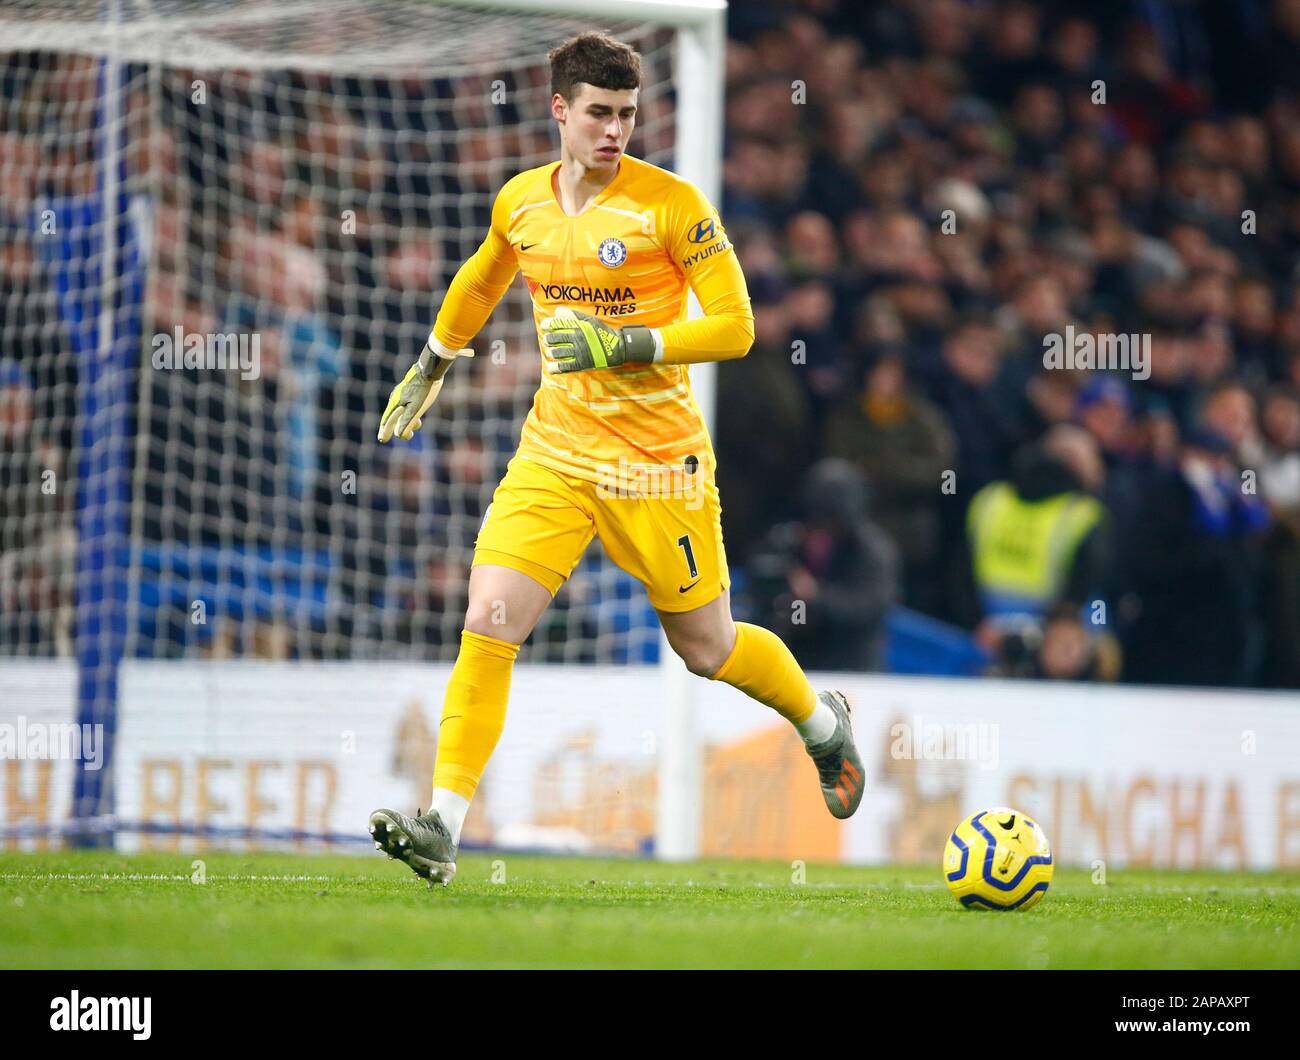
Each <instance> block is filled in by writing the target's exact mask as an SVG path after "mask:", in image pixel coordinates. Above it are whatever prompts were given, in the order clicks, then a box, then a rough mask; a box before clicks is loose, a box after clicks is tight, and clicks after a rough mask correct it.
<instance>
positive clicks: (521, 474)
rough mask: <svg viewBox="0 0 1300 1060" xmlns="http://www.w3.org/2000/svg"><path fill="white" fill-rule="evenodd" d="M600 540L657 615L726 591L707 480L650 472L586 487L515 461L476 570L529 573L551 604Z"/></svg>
mask: <svg viewBox="0 0 1300 1060" xmlns="http://www.w3.org/2000/svg"><path fill="white" fill-rule="evenodd" d="M592 537H599V538H600V543H601V544H602V545H603V546H604V548H605V553H606V555H608V556H609V558H610V559H611V560H612V561H613V562H614V563H616V564H618V566H619V567H621V568H622V569H623V570H625V571H627V573H628V574H630V575H632V577H634V578H636V579H637V581H639V582H640V583H641V584H642V585H644V586H645V587H646V592H647V594H648V595H649V597H650V603H651V605H653V606H654V607H655V608H656V609H657V610H660V611H693V610H694V609H695V608H697V607H701V606H703V605H704V604H707V603H709V602H710V601H711V600H714V599H716V598H717V597H718V596H719V595H720V594H721V593H722V592H723V590H725V589H727V588H730V586H731V577H730V575H729V574H728V572H727V556H726V553H725V551H724V550H723V547H722V506H721V503H720V501H719V498H718V487H717V484H716V482H715V481H714V479H713V475H712V473H711V472H709V473H706V471H705V469H704V468H703V467H699V468H697V469H696V470H695V471H694V473H690V474H688V473H687V472H686V471H685V470H681V471H677V470H675V469H674V470H673V471H672V472H671V473H669V472H668V470H667V469H647V470H646V471H644V472H627V473H624V474H620V475H619V476H617V477H616V478H611V480H609V481H605V482H589V481H586V480H585V479H580V478H574V477H573V476H571V475H567V474H564V473H563V472H560V471H554V470H552V469H550V468H548V467H543V466H542V465H541V464H538V463H536V462H535V461H533V460H529V459H527V458H525V457H520V456H518V455H516V456H514V457H513V458H512V459H511V461H510V464H509V466H508V467H507V468H506V473H505V477H504V478H502V480H501V482H500V484H499V485H498V486H497V488H496V492H495V493H493V494H492V503H491V504H490V505H488V509H487V511H486V512H485V513H484V515H483V525H482V526H481V527H480V528H479V532H478V539H477V540H476V541H475V544H474V562H473V564H472V565H473V566H477V565H478V564H480V563H493V564H498V565H500V566H503V567H510V568H511V569H513V570H517V571H520V572H522V573H523V574H527V575H528V576H529V577H531V578H533V579H534V580H536V581H539V582H541V583H542V584H543V585H545V586H546V588H547V589H548V590H549V591H550V593H551V595H552V596H554V595H555V594H556V593H557V592H559V590H560V586H561V585H563V584H564V582H565V579H567V578H568V577H569V575H570V574H571V573H573V568H574V567H576V566H577V565H578V561H579V560H581V559H582V556H583V553H584V552H586V550H587V546H588V545H589V544H590V543H591V539H592Z"/></svg>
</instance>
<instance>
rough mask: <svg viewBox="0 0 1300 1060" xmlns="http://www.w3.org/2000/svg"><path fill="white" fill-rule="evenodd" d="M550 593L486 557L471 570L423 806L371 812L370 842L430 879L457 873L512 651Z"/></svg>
mask: <svg viewBox="0 0 1300 1060" xmlns="http://www.w3.org/2000/svg"><path fill="white" fill-rule="evenodd" d="M551 598H552V597H551V590H550V589H548V588H547V587H546V586H545V585H543V584H542V583H541V582H539V581H536V580H535V579H534V578H532V577H531V576H529V575H527V574H524V573H522V572H520V571H517V570H513V569H511V568H510V567H505V566H498V565H496V564H491V563H484V564H476V565H475V566H474V567H473V568H472V569H471V570H470V576H469V606H468V608H467V609H466V612H465V627H464V629H463V630H462V632H461V640H460V652H459V653H458V654H457V656H456V664H455V666H454V667H452V671H451V678H450V680H448V682H447V691H446V694H445V696H444V699H443V704H442V722H441V724H440V725H439V728H438V751H437V757H436V758H435V760H434V767H433V797H432V800H431V801H430V803H429V810H428V812H427V813H424V814H418V815H417V816H415V817H408V816H407V815H406V814H404V813H401V812H400V811H396V810H390V809H382V810H376V811H375V812H374V813H372V814H371V815H370V834H371V836H373V837H374V841H375V846H376V848H377V849H380V850H383V851H384V852H385V853H387V854H388V855H389V856H390V857H393V858H399V859H401V860H402V861H404V862H406V864H408V865H409V866H410V867H411V868H412V869H414V870H415V871H416V872H417V873H419V874H420V875H421V876H423V877H425V879H427V880H428V881H429V886H431V887H432V886H433V884H434V883H435V882H437V883H442V884H448V883H450V882H451V879H452V877H453V876H455V874H456V851H457V849H458V848H459V846H460V833H461V829H462V828H463V827H464V824H465V815H466V814H467V813H468V812H469V807H470V802H471V801H472V800H473V798H474V793H475V791H477V790H478V784H479V780H480V779H481V778H482V776H483V771H484V769H486V768H487V764H488V759H489V758H491V756H492V752H493V750H495V748H496V745H497V741H498V740H499V739H500V737H501V733H502V730H503V729H504V728H505V721H506V703H507V701H508V700H509V698H510V678H511V674H512V671H513V669H514V664H515V657H516V656H517V655H518V654H519V646H520V645H521V644H522V643H523V642H524V641H525V640H527V639H528V635H529V634H530V633H531V632H532V631H533V627H534V626H535V625H536V624H537V620H538V619H540V618H541V617H542V614H543V612H545V610H546V607H547V605H548V604H549V603H550V602H551Z"/></svg>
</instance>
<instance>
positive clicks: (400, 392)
mask: <svg viewBox="0 0 1300 1060" xmlns="http://www.w3.org/2000/svg"><path fill="white" fill-rule="evenodd" d="M473 356H474V351H473V350H470V349H464V350H452V349H448V348H447V347H446V346H444V345H443V344H442V343H441V342H439V341H438V340H437V339H435V338H434V337H433V335H432V334H430V336H429V341H428V342H426V343H425V344H424V352H422V353H421V354H420V358H419V360H417V361H416V362H415V363H414V364H413V365H411V368H410V370H409V371H408V372H407V373H406V378H404V379H403V380H402V381H401V382H400V383H398V384H397V386H395V387H393V392H392V393H391V394H389V395H388V407H387V408H386V409H384V415H383V416H382V417H381V418H380V420H379V441H380V442H381V443H384V442H387V441H389V439H391V438H392V437H393V435H397V437H399V438H401V439H402V441H404V442H409V441H410V440H411V439H412V438H414V437H415V432H416V431H418V430H419V429H420V424H422V423H423V422H424V418H423V417H424V414H425V413H426V412H428V411H429V406H430V405H432V404H433V403H434V401H436V400H437V398H438V394H439V393H441V391H442V377H443V376H444V375H446V374H447V369H448V368H450V367H451V366H452V363H453V362H454V361H455V360H456V358H457V357H473Z"/></svg>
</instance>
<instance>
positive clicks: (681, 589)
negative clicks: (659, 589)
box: [677, 578, 700, 593]
mask: <svg viewBox="0 0 1300 1060" xmlns="http://www.w3.org/2000/svg"><path fill="white" fill-rule="evenodd" d="M699 584H700V579H699V578H696V579H695V581H693V582H691V584H690V585H679V586H678V587H677V591H678V592H679V593H684V592H687V591H688V590H690V589H694V588H695V587H696V586H697V585H699Z"/></svg>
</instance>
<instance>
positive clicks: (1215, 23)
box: [719, 0, 1300, 686]
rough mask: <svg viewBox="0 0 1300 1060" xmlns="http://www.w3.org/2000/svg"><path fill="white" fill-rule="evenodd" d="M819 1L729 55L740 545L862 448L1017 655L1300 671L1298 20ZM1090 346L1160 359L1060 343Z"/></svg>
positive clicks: (746, 39) (885, 501) (877, 493)
mask: <svg viewBox="0 0 1300 1060" xmlns="http://www.w3.org/2000/svg"><path fill="white" fill-rule="evenodd" d="M801 6H802V10H800V9H799V8H798V7H794V8H792V7H790V6H788V5H775V4H773V5H763V4H757V5H749V4H747V5H744V6H743V9H742V10H740V11H739V12H738V16H737V21H736V23H735V24H734V25H733V37H734V39H733V40H732V42H731V47H730V49H729V57H728V70H727V80H728V92H727V100H728V109H727V152H726V157H727V162H726V169H725V180H726V191H725V195H724V213H725V217H726V220H727V223H728V225H729V231H730V233H731V235H732V238H733V239H734V241H735V242H736V244H737V246H738V247H739V252H740V257H741V261H742V263H743V265H744V268H745V272H746V276H747V278H748V280H749V284H750V290H751V294H752V295H753V300H754V310H755V317H756V324H757V340H756V344H755V348H754V350H753V352H751V354H750V356H749V357H748V358H747V359H746V360H744V361H741V362H738V363H736V364H734V365H726V366H724V367H723V369H722V371H721V380H720V389H721V392H722V393H724V394H726V395H727V400H726V401H725V402H723V403H722V404H721V405H720V424H719V438H720V448H721V452H720V489H721V492H722V496H723V498H724V500H725V504H724V530H725V533H726V539H727V541H728V546H729V548H730V549H732V550H734V551H736V552H738V553H741V554H744V553H746V552H748V551H749V550H751V549H758V550H759V551H760V552H762V553H763V554H767V553H769V552H770V551H771V547H772V541H771V534H770V533H769V530H768V528H770V527H772V526H773V525H774V524H778V525H781V531H780V532H781V533H782V534H786V535H787V536H788V528H787V527H786V526H785V525H783V524H785V523H786V522H787V521H794V522H795V523H798V522H799V521H800V520H803V519H805V518H806V517H805V515H804V514H803V513H802V512H801V511H800V505H801V499H802V495H801V492H800V490H799V489H798V488H796V485H797V484H798V483H799V482H800V481H801V480H802V479H803V478H804V477H805V476H806V475H807V472H808V468H809V467H810V465H812V464H813V463H814V462H815V461H816V460H818V459H821V458H838V459H842V460H845V461H848V462H850V463H851V464H854V465H856V466H857V467H858V468H859V469H860V471H861V473H862V475H863V477H864V479H865V482H866V485H867V494H868V497H869V500H868V502H867V503H868V506H869V510H870V518H871V519H872V520H873V521H874V524H875V525H877V526H878V527H879V528H880V529H882V530H883V531H884V532H885V534H886V536H887V538H888V539H889V540H890V541H891V542H892V545H893V546H894V549H893V551H894V556H893V557H892V559H893V563H894V564H895V566H896V569H897V574H898V584H899V594H898V599H899V600H900V602H902V603H903V604H905V605H907V606H909V607H912V608H915V609H918V610H920V611H922V612H925V613H927V614H930V615H934V616H936V617H939V618H943V619H946V620H948V621H951V622H953V623H956V624H959V625H960V626H963V627H965V628H968V629H972V630H975V631H976V633H977V636H978V638H979V640H980V642H981V643H982V644H983V645H984V646H985V647H986V648H988V649H989V651H990V654H991V656H992V658H993V660H994V661H993V666H994V668H995V669H997V670H1000V671H1002V672H1006V673H1031V674H1039V675H1044V676H1056V677H1075V678H1098V677H1114V676H1122V677H1123V678H1125V679H1130V680H1135V681H1174V682H1184V681H1185V682H1192V683H1211V684H1226V685H1242V684H1259V683H1273V684H1282V685H1288V686H1294V685H1295V684H1296V683H1297V681H1300V581H1298V580H1297V579H1298V569H1300V568H1298V565H1297V544H1296V542H1297V530H1298V529H1300V268H1298V266H1300V94H1298V93H1297V71H1300V63H1297V61H1296V60H1297V58H1298V57H1300V4H1297V3H1295V2H1287V0H1277V2H1273V3H1242V4H1235V5H1208V4H1207V5H1197V4H1183V3H1154V4H1147V5H1143V6H1142V9H1141V11H1140V12H1138V11H1136V10H1135V9H1133V8H1131V7H1130V5H1124V4H1109V5H1107V4H1102V5H1088V6H1087V7H1085V8H1079V7H1078V6H1077V5H1074V6H1072V5H1063V4H1062V5H1053V4H1048V3H1025V2H1016V0H1013V2H1008V3H988V4H982V3H961V2H957V0H951V2H949V0H924V2H915V3H912V2H897V3H887V4H882V5H857V4H848V3H841V4H834V3H830V4H822V3H818V4H808V5H801ZM812 57H816V59H815V61H813V59H812ZM775 115H780V116H781V117H780V120H776V118H775V117H774V116H775ZM1079 335H1088V336H1091V337H1093V338H1094V339H1096V340H1097V342H1098V346H1099V347H1100V346H1101V340H1102V339H1103V338H1106V339H1107V340H1108V341H1110V343H1111V345H1110V348H1111V349H1112V350H1115V349H1117V348H1119V347H1118V346H1117V344H1116V340H1122V341H1123V342H1124V343H1125V344H1131V346H1132V349H1133V351H1134V352H1139V351H1140V352H1141V354H1142V355H1143V356H1144V357H1145V361H1144V363H1143V364H1142V365H1134V364H1132V363H1127V362H1126V363H1124V364H1122V366H1121V365H1116V364H1115V361H1116V360H1117V359H1116V358H1112V359H1111V361H1110V362H1109V363H1111V364H1113V365H1115V366H1114V367H1113V370H1110V371H1105V370H1102V369H1101V368H1098V367H1095V366H1092V365H1091V363H1090V362H1087V361H1084V362H1082V363H1083V364H1084V367H1078V366H1077V363H1076V362H1069V361H1065V360H1064V359H1062V358H1060V357H1055V358H1053V357H1049V356H1047V353H1048V350H1049V347H1050V345H1051V342H1052V341H1056V342H1058V343H1072V342H1073V341H1075V339H1076V338H1077V336H1079ZM1053 337H1054V338H1053ZM1144 343H1145V344H1146V345H1143V344H1144ZM977 499H979V500H978V501H977ZM1094 502H1095V503H1094ZM1048 512H1055V513H1056V514H1054V515H1048V514H1046V513H1048ZM1045 520H1046V522H1045ZM1049 523H1050V525H1049ZM1053 535H1055V536H1053ZM818 541H819V538H818V536H817V535H816V534H811V535H809V536H808V542H809V543H807V544H805V546H804V550H805V552H806V554H805V555H799V554H797V553H798V549H797V548H796V549H795V552H796V554H795V555H794V556H793V557H792V558H791V560H790V564H789V565H790V569H791V570H792V571H793V572H794V574H795V576H796V578H797V580H799V581H801V582H803V583H804V584H805V587H806V576H807V575H808V574H809V573H812V574H813V575H814V576H815V575H816V574H817V569H818V567H820V569H822V570H825V571H827V572H829V571H831V570H832V569H836V568H835V564H834V563H833V562H832V561H831V560H828V559H827V556H828V555H830V554H833V552H834V549H829V552H828V548H827V546H825V544H824V543H823V544H822V546H821V547H820V549H819V548H818V547H817V543H818ZM1040 542H1041V545H1042V548H1041V551H1042V553H1043V555H1041V556H1038V555H1035V554H1034V552H1035V549H1036V548H1038V546H1039V544H1040ZM846 547H847V546H846ZM859 547H861V546H859ZM876 551H877V554H879V550H876ZM881 562H884V563H885V564H886V566H887V565H888V562H889V561H888V559H884V560H878V561H877V563H876V564H875V565H874V568H875V569H877V570H878V569H879V567H880V563H881ZM1035 565H1037V566H1038V567H1039V568H1041V569H1035ZM871 567H872V565H867V566H866V567H863V568H862V570H863V571H864V572H865V571H866V570H867V569H868V568H871ZM841 569H842V568H841ZM862 576H863V577H864V578H865V577H866V576H867V575H866V574H865V573H864V574H863V575H862ZM873 576H875V577H879V574H876V575H873ZM1040 576H1041V577H1040ZM794 580H795V579H791V585H789V586H787V587H786V588H787V592H786V593H785V594H784V595H782V594H779V593H778V594H775V595H774V599H775V603H776V609H777V610H779V609H781V608H784V607H786V606H788V605H789V603H790V602H791V600H797V599H801V598H802V596H801V594H800V593H799V592H797V591H795V589H794V587H793V582H794ZM827 580H829V573H828V575H827ZM1035 580H1037V582H1038V584H1031V583H1033V582H1035ZM813 606H815V604H814V605H810V609H809V610H810V611H811V610H812V607H813ZM853 652H854V649H850V650H849V651H848V652H846V653H844V654H842V655H841V656H840V658H842V659H851V658H852V657H853ZM832 661H833V660H832Z"/></svg>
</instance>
